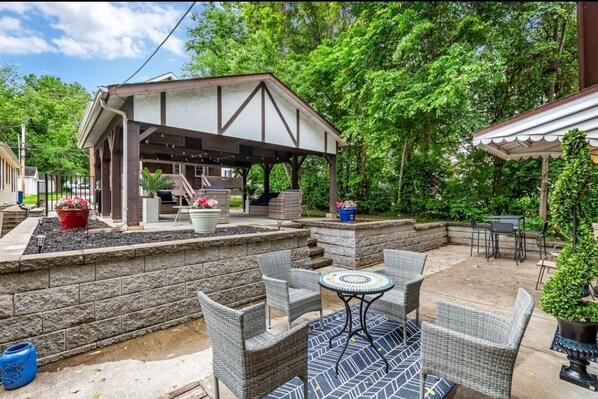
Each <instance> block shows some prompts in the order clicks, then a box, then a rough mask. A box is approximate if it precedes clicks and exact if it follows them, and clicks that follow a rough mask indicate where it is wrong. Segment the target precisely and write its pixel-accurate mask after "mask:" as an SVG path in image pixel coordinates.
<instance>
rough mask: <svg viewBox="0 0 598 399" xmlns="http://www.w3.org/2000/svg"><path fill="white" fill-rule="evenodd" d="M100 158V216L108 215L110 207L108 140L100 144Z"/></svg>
mask: <svg viewBox="0 0 598 399" xmlns="http://www.w3.org/2000/svg"><path fill="white" fill-rule="evenodd" d="M100 156H101V158H102V166H101V168H102V171H101V179H100V180H101V182H102V183H101V185H102V187H101V190H102V200H101V201H102V216H105V217H109V216H110V213H111V211H112V209H111V208H110V205H111V204H110V146H109V145H108V140H105V141H104V143H103V144H102V150H101V152H100Z"/></svg>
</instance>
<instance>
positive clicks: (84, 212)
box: [56, 209, 89, 229]
mask: <svg viewBox="0 0 598 399" xmlns="http://www.w3.org/2000/svg"><path fill="white" fill-rule="evenodd" d="M56 214H57V215H58V219H60V226H62V228H63V229H82V228H85V226H87V218H88V217H89V209H56Z"/></svg>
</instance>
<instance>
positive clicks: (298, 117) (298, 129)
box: [296, 108, 301, 147]
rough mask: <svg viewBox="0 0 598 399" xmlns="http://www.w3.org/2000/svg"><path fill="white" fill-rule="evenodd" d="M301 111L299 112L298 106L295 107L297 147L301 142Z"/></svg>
mask: <svg viewBox="0 0 598 399" xmlns="http://www.w3.org/2000/svg"><path fill="white" fill-rule="evenodd" d="M300 116H301V113H300V112H299V108H297V143H296V144H297V147H299V145H300V143H301V117H300Z"/></svg>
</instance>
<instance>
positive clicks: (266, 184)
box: [262, 163, 271, 196]
mask: <svg viewBox="0 0 598 399" xmlns="http://www.w3.org/2000/svg"><path fill="white" fill-rule="evenodd" d="M262 167H263V168H264V194H266V196H268V195H269V194H270V170H271V169H270V165H268V164H267V163H264V164H262Z"/></svg>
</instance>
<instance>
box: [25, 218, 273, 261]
mask: <svg viewBox="0 0 598 399" xmlns="http://www.w3.org/2000/svg"><path fill="white" fill-rule="evenodd" d="M267 231H272V230H270V229H266V228H260V227H252V226H234V227H220V228H218V229H216V232H215V233H211V234H208V233H195V232H194V231H193V230H175V231H154V232H144V231H127V232H121V231H113V229H112V228H111V227H110V226H109V225H107V224H106V223H104V222H102V221H100V220H93V221H92V220H90V221H89V231H88V230H87V229H69V230H63V229H62V228H61V227H60V222H59V221H58V218H45V219H43V223H41V224H39V225H38V226H37V227H36V229H35V231H34V232H33V235H32V236H31V239H30V240H29V244H28V245H27V248H26V249H25V252H24V253H23V254H24V255H30V254H36V253H38V250H39V248H38V246H37V240H36V238H35V236H36V235H38V234H43V235H45V236H46V243H45V245H44V246H43V248H42V253H48V252H62V251H76V250H82V249H91V248H107V247H118V246H124V245H132V244H148V243H153V242H164V241H176V240H188V239H191V238H202V237H221V236H230V235H237V234H255V233H262V232H267Z"/></svg>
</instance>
